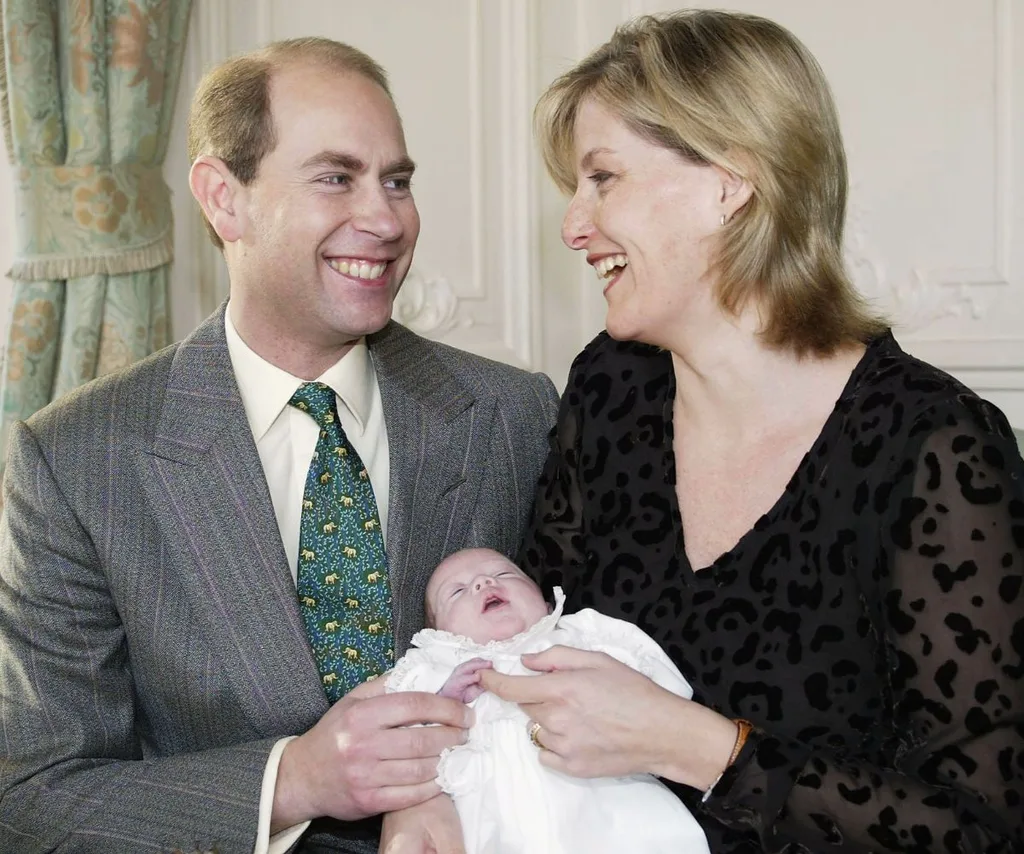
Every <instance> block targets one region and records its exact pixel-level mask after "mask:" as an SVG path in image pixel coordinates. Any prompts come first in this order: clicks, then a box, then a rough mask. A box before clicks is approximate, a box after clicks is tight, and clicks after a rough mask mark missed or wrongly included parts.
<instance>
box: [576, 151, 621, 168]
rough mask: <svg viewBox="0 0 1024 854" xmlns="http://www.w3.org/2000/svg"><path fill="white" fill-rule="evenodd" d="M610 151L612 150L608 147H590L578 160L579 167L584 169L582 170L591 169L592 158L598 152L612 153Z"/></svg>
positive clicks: (592, 164)
mask: <svg viewBox="0 0 1024 854" xmlns="http://www.w3.org/2000/svg"><path fill="white" fill-rule="evenodd" d="M612 153H613V152H612V150H611V149H610V148H592V149H590V151H588V152H587V153H586V154H584V155H583V158H582V159H581V160H580V168H581V169H584V170H586V169H592V168H593V166H594V158H595V157H596V156H597V155H598V154H612Z"/></svg>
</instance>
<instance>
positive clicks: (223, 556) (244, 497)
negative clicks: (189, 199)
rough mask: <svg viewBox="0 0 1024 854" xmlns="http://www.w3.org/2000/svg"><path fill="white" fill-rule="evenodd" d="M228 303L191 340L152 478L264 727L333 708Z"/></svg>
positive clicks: (203, 604) (241, 690)
mask: <svg viewBox="0 0 1024 854" xmlns="http://www.w3.org/2000/svg"><path fill="white" fill-rule="evenodd" d="M223 311H224V309H223V307H222V309H221V311H219V312H217V313H216V314H215V315H214V316H213V317H212V318H210V319H209V320H208V321H206V322H205V323H204V324H203V325H202V326H200V327H199V328H198V329H197V330H196V332H195V333H194V334H193V335H192V336H191V337H190V338H189V339H187V340H186V341H185V342H183V343H182V344H181V346H180V347H179V349H178V352H177V354H176V356H175V358H174V362H173V365H172V367H171V371H170V374H169V376H168V380H167V392H166V397H165V400H164V406H163V410H162V412H161V416H160V420H159V423H158V425H157V430H156V437H155V440H154V443H153V449H152V455H151V460H150V462H151V466H152V468H151V476H150V480H149V483H148V486H147V489H148V490H149V492H150V500H151V506H152V507H153V508H154V512H155V514H156V516H157V520H158V522H159V524H160V526H161V528H162V529H163V532H164V536H165V538H166V541H167V542H170V543H178V544H181V557H182V559H183V561H184V564H183V566H182V585H183V587H184V589H185V591H186V595H188V596H190V597H191V599H192V605H193V608H194V610H195V613H196V614H197V615H199V619H200V624H201V628H200V631H202V632H203V633H204V634H205V636H206V639H207V643H209V647H210V649H213V650H215V651H216V652H217V654H218V657H219V658H220V659H221V661H222V665H223V672H224V673H225V674H227V678H228V679H230V680H231V681H232V682H233V683H234V688H235V691H234V693H235V695H236V696H237V697H238V698H240V701H241V702H242V703H243V705H245V706H246V707H247V712H248V713H249V715H250V718H251V719H252V720H253V723H254V726H256V728H257V730H258V731H265V732H268V733H279V732H282V731H289V729H290V728H292V727H294V723H295V719H296V716H297V715H298V716H299V719H302V718H303V717H307V718H309V720H310V722H312V720H315V719H316V718H318V717H319V716H320V715H321V714H322V713H323V712H324V711H326V709H327V701H326V698H325V696H324V694H323V691H322V689H321V688H320V684H319V678H318V676H317V672H316V667H315V665H314V663H313V659H312V655H311V654H310V651H309V646H308V642H307V640H306V636H305V631H304V629H303V626H302V621H301V618H300V616H299V610H298V603H297V600H296V596H295V586H294V584H293V582H292V579H291V574H290V572H289V569H288V564H287V559H286V556H285V554H284V547H283V546H282V544H281V538H280V535H279V533H278V528H277V520H276V519H275V517H274V512H273V506H272V503H271V500H270V494H269V491H268V489H267V485H266V479H265V477H264V474H263V468H262V465H261V464H260V459H259V454H258V452H257V450H256V445H255V443H254V441H253V438H252V432H251V431H250V429H249V424H248V421H247V419H246V416H245V410H244V407H243V405H242V399H241V396H240V394H239V391H238V386H237V383H236V382H235V377H234V372H233V370H232V367H231V360H230V357H229V355H228V350H227V342H226V340H225V338H224V315H223Z"/></svg>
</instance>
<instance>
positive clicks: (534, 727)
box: [529, 721, 544, 750]
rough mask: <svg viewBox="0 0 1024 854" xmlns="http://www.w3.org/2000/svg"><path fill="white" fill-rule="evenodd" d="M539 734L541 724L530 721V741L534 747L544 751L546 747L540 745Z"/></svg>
mask: <svg viewBox="0 0 1024 854" xmlns="http://www.w3.org/2000/svg"><path fill="white" fill-rule="evenodd" d="M539 732H540V724H539V723H537V722H536V721H530V729H529V733H530V741H532V742H533V746H534V747H536V748H537V749H538V750H543V749H544V745H543V744H541V743H540V739H539V738H537V733H539Z"/></svg>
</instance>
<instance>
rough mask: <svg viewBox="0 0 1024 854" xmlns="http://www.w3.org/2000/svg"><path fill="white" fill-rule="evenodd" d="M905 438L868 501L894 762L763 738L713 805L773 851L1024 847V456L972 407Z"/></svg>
mask: <svg viewBox="0 0 1024 854" xmlns="http://www.w3.org/2000/svg"><path fill="white" fill-rule="evenodd" d="M909 435H910V436H911V437H912V439H911V442H910V444H909V446H908V449H907V452H906V453H904V454H902V457H901V458H900V459H897V460H896V462H895V464H894V468H893V470H892V473H891V476H890V477H889V478H887V479H886V481H885V482H884V483H882V484H881V485H880V486H879V487H878V488H877V490H876V492H875V495H874V496H872V506H873V507H874V508H875V510H876V512H877V513H878V516H877V518H878V522H879V525H880V531H879V540H878V543H879V548H878V554H877V556H876V563H875V566H874V567H873V570H874V571H873V572H872V571H870V570H868V571H864V572H862V576H863V578H862V579H861V587H862V588H863V593H864V596H865V599H866V600H867V603H868V605H869V610H872V611H873V612H874V619H873V620H872V622H873V623H874V629H873V631H874V635H875V639H876V641H877V642H878V643H879V644H880V645H881V648H882V650H883V652H884V660H885V661H886V665H887V666H886V670H887V679H888V685H887V691H886V694H887V704H889V705H891V711H890V714H891V718H892V731H893V733H894V736H893V744H892V746H891V754H892V762H891V765H887V766H886V767H884V768H883V767H878V766H877V765H872V764H870V763H867V762H864V761H862V759H861V758H859V757H857V756H856V755H852V753H847V754H845V755H842V756H840V755H835V754H829V753H826V752H819V751H813V752H812V751H811V750H810V749H809V748H808V747H807V746H806V745H802V744H800V743H797V742H795V741H792V740H788V739H782V738H777V737H775V736H773V735H772V734H771V733H759V734H758V735H757V736H756V737H755V738H753V739H752V740H751V741H750V742H749V743H748V746H747V748H746V749H745V750H744V751H743V753H742V754H741V757H740V761H739V763H738V764H737V765H736V766H734V768H733V769H731V770H730V772H728V773H727V774H726V775H725V776H724V777H723V779H722V781H721V782H720V783H719V785H718V786H717V787H716V788H715V790H714V793H713V796H712V797H711V798H710V799H709V800H708V802H707V804H706V808H707V809H708V811H709V812H711V813H712V814H714V815H717V816H718V817H719V818H720V819H721V820H722V821H724V822H725V823H726V824H728V825H731V826H733V827H736V828H741V827H746V828H752V829H754V830H756V831H757V832H758V833H759V835H760V836H761V839H762V843H763V845H764V848H765V850H767V851H779V850H781V849H783V848H784V847H785V846H786V845H787V844H790V843H793V842H796V843H799V844H800V845H803V846H806V848H807V849H810V850H812V851H823V850H831V851H843V852H847V851H849V852H867V851H914V852H931V851H944V852H945V851H957V852H960V851H966V852H982V851H984V852H997V851H998V852H1010V851H1021V850H1024V665H1022V661H1024V591H1022V579H1024V462H1022V460H1021V457H1020V454H1019V452H1018V450H1017V448H1016V444H1015V442H1014V439H1013V435H1012V433H1011V431H1010V429H1009V426H1008V425H1007V424H1006V421H1005V418H1003V416H1002V414H1001V413H1000V412H999V411H998V410H997V409H995V408H994V407H991V406H990V405H988V404H986V403H984V402H982V401H978V400H977V399H976V398H969V399H968V398H966V396H965V397H963V398H961V399H959V400H958V401H956V402H953V403H949V404H945V405H943V407H942V408H941V409H938V410H937V409H932V410H929V411H928V412H927V413H925V414H924V415H922V416H919V417H918V418H917V419H916V421H915V423H914V424H913V426H912V428H911V430H910V431H909ZM866 512H867V511H866ZM872 603H873V607H872Z"/></svg>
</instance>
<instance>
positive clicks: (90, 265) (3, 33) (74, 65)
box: [0, 0, 191, 451]
mask: <svg viewBox="0 0 1024 854" xmlns="http://www.w3.org/2000/svg"><path fill="white" fill-rule="evenodd" d="M190 7H191V0H4V3H3V13H2V17H0V46H2V51H0V59H2V62H0V108H2V121H3V129H4V139H5V142H6V145H7V151H8V155H9V157H10V160H11V163H12V165H13V167H14V173H13V174H14V192H15V223H14V238H15V260H14V264H13V266H12V268H11V270H10V272H9V275H10V276H11V278H13V279H14V280H15V285H14V294H13V299H12V308H11V315H10V320H9V327H8V330H7V344H6V358H5V362H4V366H3V387H2V402H0V451H3V450H5V449H6V443H7V432H8V429H9V426H10V424H11V423H12V421H15V420H20V419H23V418H27V417H28V416H29V415H31V414H32V413H33V412H35V411H36V410H37V409H40V408H41V407H42V406H45V405H46V404H47V403H48V402H49V401H51V400H53V399H55V398H56V397H59V396H60V395H61V394H63V393H64V392H66V391H70V390H71V389H73V388H76V387H77V386H79V385H81V384H83V383H84V382H87V381H88V380H91V379H93V378H94V377H97V376H100V375H102V374H105V373H109V372H110V371H113V370H117V369H118V368H121V367H124V366H125V365H128V364H130V363H131V362H134V361H136V360H137V359H140V358H142V357H144V356H146V355H148V354H149V353H151V352H153V351H154V350H156V349H159V348H160V347H163V346H164V345H165V344H167V343H168V319H167V288H168V282H169V277H168V273H169V266H168V265H169V264H170V261H171V257H172V226H173V223H172V219H171V205H170V191H169V189H168V187H167V185H166V183H165V182H164V179H163V175H162V164H163V161H164V158H165V156H166V153H167V142H168V139H169V135H170V134H169V129H170V123H171V116H172V111H173V107H174V98H175V91H176V88H177V82H178V77H179V73H180V69H181V60H182V54H183V51H184V43H185V36H186V32H187V27H188V16H189V11H190Z"/></svg>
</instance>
